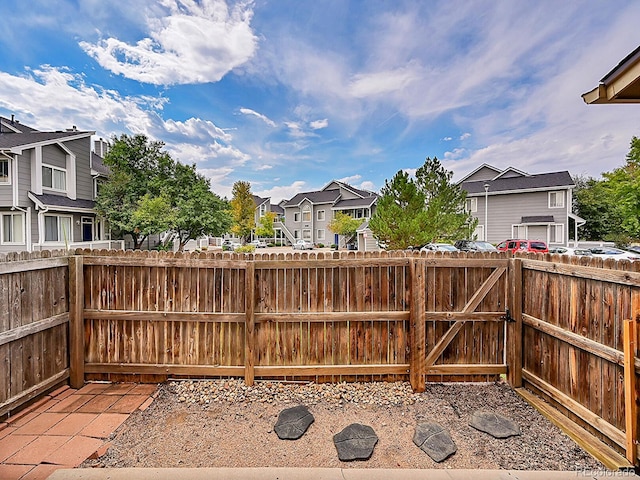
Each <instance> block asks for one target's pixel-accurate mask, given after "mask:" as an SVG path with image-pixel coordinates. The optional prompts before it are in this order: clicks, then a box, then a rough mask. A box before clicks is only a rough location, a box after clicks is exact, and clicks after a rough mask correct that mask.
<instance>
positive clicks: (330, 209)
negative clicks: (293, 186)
mask: <svg viewBox="0 0 640 480" xmlns="http://www.w3.org/2000/svg"><path fill="white" fill-rule="evenodd" d="M377 200H378V195H377V194H376V193H373V192H369V191H366V190H361V189H358V188H355V187H352V186H351V185H348V184H346V183H343V182H339V181H336V180H333V181H331V182H329V183H328V184H327V185H326V186H325V187H324V188H322V189H321V190H316V191H313V192H303V193H298V194H297V195H295V196H294V197H293V198H292V199H290V200H288V201H286V202H283V203H282V205H281V206H282V208H283V209H284V216H283V221H282V223H281V225H280V228H282V230H283V233H284V234H285V236H286V237H287V239H288V240H289V241H290V242H291V243H295V241H296V240H298V239H304V240H308V241H310V242H313V243H315V244H324V245H331V244H336V245H340V246H344V242H345V241H347V240H349V239H344V238H342V239H341V238H338V235H337V234H335V233H333V232H332V231H331V230H330V229H329V223H330V222H331V220H332V219H333V217H334V216H335V213H336V212H342V213H345V214H347V215H350V216H351V217H353V218H361V219H362V225H361V226H360V227H359V229H358V232H357V235H356V237H355V240H356V242H355V245H356V248H357V249H358V250H377V249H378V247H377V244H376V241H375V238H374V237H373V234H372V233H371V231H370V230H369V229H368V227H367V224H368V220H369V219H370V218H371V216H372V215H373V213H374V212H375V205H376V202H377Z"/></svg>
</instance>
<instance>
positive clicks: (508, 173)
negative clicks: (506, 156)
mask: <svg viewBox="0 0 640 480" xmlns="http://www.w3.org/2000/svg"><path fill="white" fill-rule="evenodd" d="M529 176H530V175H529V174H528V173H527V172H523V171H522V170H518V169H517V168H513V167H509V168H506V169H504V170H503V171H502V172H500V174H499V175H496V176H495V177H494V178H492V180H497V179H498V178H513V177H529Z"/></svg>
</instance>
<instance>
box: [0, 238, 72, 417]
mask: <svg viewBox="0 0 640 480" xmlns="http://www.w3.org/2000/svg"><path fill="white" fill-rule="evenodd" d="M68 285H69V282H68V258H67V253H66V252H49V251H46V252H34V253H20V254H18V253H15V254H9V255H7V256H2V257H1V258H0V362H1V364H0V416H3V415H5V414H7V412H10V411H11V410H14V409H16V408H17V407H19V406H20V405H22V404H23V403H25V402H27V401H29V400H31V399H33V398H36V397H38V396H39V395H41V394H42V393H43V392H46V391H47V390H49V389H50V388H52V387H54V386H55V385H57V384H59V383H61V382H63V381H65V380H66V379H67V378H68V377H69V357H68V351H67V346H68V337H67V330H68V322H69V302H68V295H67V291H68Z"/></svg>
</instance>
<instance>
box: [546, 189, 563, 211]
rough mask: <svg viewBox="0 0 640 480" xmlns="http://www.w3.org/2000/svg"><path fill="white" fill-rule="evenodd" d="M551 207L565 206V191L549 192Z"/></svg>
mask: <svg viewBox="0 0 640 480" xmlns="http://www.w3.org/2000/svg"><path fill="white" fill-rule="evenodd" d="M549 208H564V192H549Z"/></svg>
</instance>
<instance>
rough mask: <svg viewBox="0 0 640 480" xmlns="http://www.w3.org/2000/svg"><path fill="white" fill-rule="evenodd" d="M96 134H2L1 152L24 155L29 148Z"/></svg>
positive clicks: (0, 141)
mask: <svg viewBox="0 0 640 480" xmlns="http://www.w3.org/2000/svg"><path fill="white" fill-rule="evenodd" d="M91 135H95V132H79V131H73V132H28V133H2V134H0V150H4V151H10V152H11V153H18V154H20V153H22V151H23V150H25V149H27V148H34V147H37V146H39V145H50V144H53V143H58V142H59V141H61V140H64V141H72V140H78V139H80V138H86V137H90V136H91Z"/></svg>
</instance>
